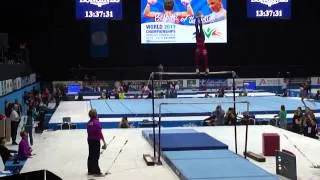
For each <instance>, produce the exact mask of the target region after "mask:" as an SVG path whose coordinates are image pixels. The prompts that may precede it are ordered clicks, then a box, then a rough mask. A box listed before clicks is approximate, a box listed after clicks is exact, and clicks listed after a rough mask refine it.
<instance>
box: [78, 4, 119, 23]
mask: <svg viewBox="0 0 320 180" xmlns="http://www.w3.org/2000/svg"><path fill="white" fill-rule="evenodd" d="M76 18H77V19H80V20H81V19H111V20H122V0H76Z"/></svg>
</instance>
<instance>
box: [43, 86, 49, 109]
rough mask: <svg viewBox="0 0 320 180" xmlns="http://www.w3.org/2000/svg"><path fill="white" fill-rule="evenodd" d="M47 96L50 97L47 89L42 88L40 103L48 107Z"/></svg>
mask: <svg viewBox="0 0 320 180" xmlns="http://www.w3.org/2000/svg"><path fill="white" fill-rule="evenodd" d="M49 96H50V92H49V89H48V88H47V87H45V88H44V90H43V92H42V101H43V103H44V104H46V105H47V106H48V104H49Z"/></svg>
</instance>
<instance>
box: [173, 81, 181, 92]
mask: <svg viewBox="0 0 320 180" xmlns="http://www.w3.org/2000/svg"><path fill="white" fill-rule="evenodd" d="M179 88H180V86H179V83H178V82H176V83H175V85H174V89H175V90H176V91H178V90H179Z"/></svg>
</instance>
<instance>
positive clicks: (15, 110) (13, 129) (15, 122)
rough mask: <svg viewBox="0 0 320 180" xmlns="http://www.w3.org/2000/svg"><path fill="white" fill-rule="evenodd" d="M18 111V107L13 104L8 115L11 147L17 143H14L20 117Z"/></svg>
mask: <svg viewBox="0 0 320 180" xmlns="http://www.w3.org/2000/svg"><path fill="white" fill-rule="evenodd" d="M18 110H19V106H18V105H17V104H15V105H14V106H13V109H12V111H11V114H10V120H11V138H12V145H18V143H17V142H16V138H17V131H18V127H19V124H20V116H19V114H18Z"/></svg>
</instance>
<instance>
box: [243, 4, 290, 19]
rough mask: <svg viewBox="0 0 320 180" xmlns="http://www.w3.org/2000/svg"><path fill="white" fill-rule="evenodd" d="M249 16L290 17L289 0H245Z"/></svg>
mask: <svg viewBox="0 0 320 180" xmlns="http://www.w3.org/2000/svg"><path fill="white" fill-rule="evenodd" d="M247 16H248V17H249V18H270V19H290V18H291V0H247Z"/></svg>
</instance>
